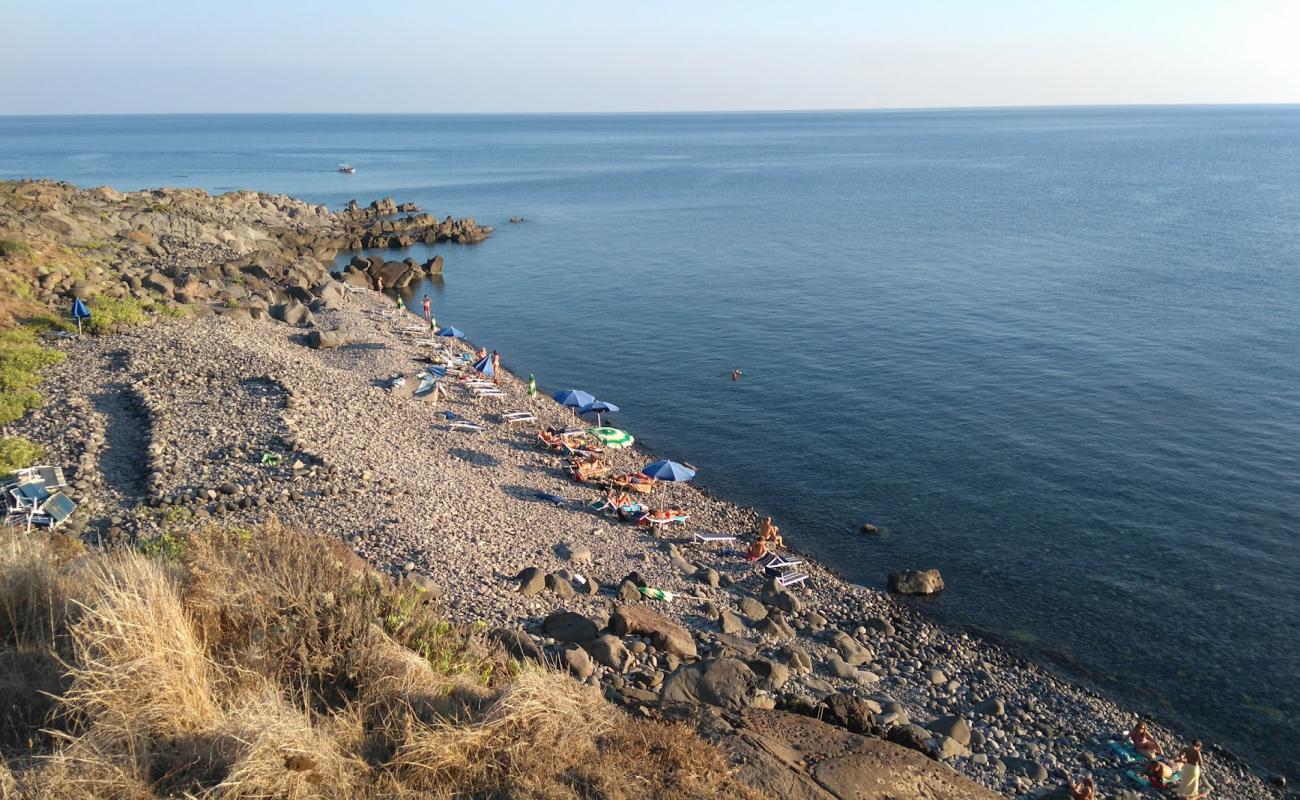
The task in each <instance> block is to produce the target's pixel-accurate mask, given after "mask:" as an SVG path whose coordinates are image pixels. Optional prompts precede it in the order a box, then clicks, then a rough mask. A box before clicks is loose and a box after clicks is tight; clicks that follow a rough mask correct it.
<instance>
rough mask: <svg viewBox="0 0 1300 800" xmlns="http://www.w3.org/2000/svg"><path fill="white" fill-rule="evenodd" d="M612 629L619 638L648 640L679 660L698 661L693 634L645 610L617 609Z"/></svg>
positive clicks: (627, 607) (633, 607) (642, 608)
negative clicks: (696, 659)
mask: <svg viewBox="0 0 1300 800" xmlns="http://www.w3.org/2000/svg"><path fill="white" fill-rule="evenodd" d="M609 629H610V630H611V631H613V632H614V633H616V634H618V635H619V636H629V635H635V636H649V637H650V640H651V641H652V642H654V645H655V647H657V648H659V649H660V650H664V651H667V652H669V653H672V654H673V655H675V656H677V657H678V658H684V659H691V660H694V659H695V658H697V657H698V653H697V652H696V650H695V640H694V639H692V638H691V633H690V631H688V630H686V629H685V628H683V627H682V626H681V625H678V624H677V623H676V622H673V621H671V620H669V619H667V618H666V617H664V616H662V615H660V614H657V613H655V612H654V611H651V610H650V609H648V608H646V607H645V606H629V605H620V606H616V607H615V608H614V613H613V614H611V615H610V618H609Z"/></svg>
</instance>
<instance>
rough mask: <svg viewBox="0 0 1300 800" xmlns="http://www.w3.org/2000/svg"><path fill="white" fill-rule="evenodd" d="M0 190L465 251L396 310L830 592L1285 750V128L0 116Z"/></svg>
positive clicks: (1297, 380) (1278, 120)
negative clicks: (478, 233)
mask: <svg viewBox="0 0 1300 800" xmlns="http://www.w3.org/2000/svg"><path fill="white" fill-rule="evenodd" d="M339 161H350V162H351V163H353V164H354V165H356V167H357V170H358V171H357V174H355V175H351V176H347V175H340V174H337V173H336V172H334V171H333V170H334V166H335V164H336V163H337V162H339ZM0 176H4V177H19V176H50V177H56V178H60V179H65V180H70V181H73V182H75V183H78V184H83V185H95V184H105V183H107V184H111V185H114V186H116V187H118V188H122V189H134V188H143V187H155V186H160V185H197V186H202V187H204V188H207V189H209V190H212V191H224V190H229V189H236V188H255V189H261V190H266V191H272V192H284V193H290V194H294V195H298V196H301V197H304V198H307V199H310V200H313V201H318V202H323V203H329V204H331V205H332V206H338V205H341V204H342V203H344V202H346V201H347V200H348V199H350V198H353V197H355V198H358V199H359V200H361V201H363V202H365V201H368V200H370V199H372V198H374V197H378V196H384V195H392V196H393V197H395V198H396V199H398V200H399V201H403V200H413V201H416V202H418V203H420V204H421V205H422V206H424V207H425V208H427V209H428V210H431V211H433V212H435V213H437V214H439V215H440V216H441V215H444V214H448V213H451V214H455V215H458V216H460V215H472V216H475V217H477V218H478V219H479V221H481V222H485V223H488V224H492V225H496V226H497V232H496V234H495V235H494V236H493V238H492V239H491V240H490V241H489V242H487V243H486V244H483V245H481V246H478V247H472V248H462V247H454V246H450V247H445V248H439V250H440V252H442V253H443V254H444V255H445V257H446V260H447V268H446V279H445V282H444V283H441V284H439V285H437V286H432V287H429V288H428V291H429V292H430V293H431V294H432V296H433V298H434V306H435V310H436V312H437V314H438V318H439V320H440V321H442V322H446V323H451V324H455V325H456V326H458V327H461V328H463V329H465V330H466V331H468V332H469V333H470V335H471V337H472V338H473V339H474V340H475V341H476V342H478V343H481V344H484V345H487V346H488V347H492V348H496V349H498V350H500V351H501V352H502V354H503V359H504V361H505V363H506V365H507V366H508V367H510V368H512V369H514V370H516V371H521V372H525V373H526V372H530V371H531V372H535V373H536V374H537V376H538V378H539V380H540V382H541V383H542V385H543V386H544V387H545V388H547V389H558V388H564V387H569V386H578V387H582V388H586V389H589V390H591V391H593V392H594V393H595V394H596V395H597V396H599V397H601V398H604V399H608V400H610V401H613V402H615V403H618V404H619V405H621V406H623V409H624V411H623V413H621V414H619V415H616V422H617V423H618V424H620V425H622V426H624V427H626V428H628V429H630V430H632V431H633V432H634V433H636V434H637V435H638V437H639V438H640V439H641V441H643V442H645V443H646V444H647V445H648V446H649V447H651V448H653V449H654V450H656V451H657V452H659V453H660V454H663V455H669V456H672V457H676V458H678V459H679V460H686V461H689V462H691V463H693V464H696V465H697V466H699V467H700V468H701V480H702V481H703V482H704V483H705V484H706V485H708V486H710V487H712V488H714V489H716V490H717V491H718V492H719V493H721V494H723V495H725V496H729V497H732V498H735V499H738V500H742V501H747V502H750V503H755V504H757V505H759V506H761V507H763V508H765V509H767V510H768V511H769V512H770V513H772V514H773V515H774V516H775V517H776V518H777V520H778V521H779V522H780V523H781V524H782V525H783V526H784V527H785V530H786V532H788V533H789V538H790V539H792V540H793V541H794V542H796V543H797V544H798V546H799V547H800V548H802V549H806V550H808V551H811V552H812V553H814V554H816V555H818V556H820V557H821V558H823V559H824V560H826V561H827V562H828V563H830V564H832V565H834V566H836V567H837V568H838V569H840V570H841V571H842V572H843V573H845V574H846V575H847V576H849V577H850V578H852V579H854V580H857V581H860V582H862V583H866V584H873V585H880V584H882V583H883V579H884V576H885V574H886V573H887V572H888V571H889V570H891V569H896V568H903V567H938V568H939V569H941V570H942V571H943V574H944V576H945V578H946V580H947V582H948V584H949V586H950V591H949V592H948V593H947V594H945V595H944V596H942V597H941V598H939V599H938V600H936V601H933V602H930V603H927V604H926V605H928V606H929V607H930V608H931V609H932V610H933V611H934V612H935V613H936V614H938V615H940V616H941V617H942V618H944V619H947V620H949V621H952V622H955V623H960V624H965V625H969V626H971V627H973V628H976V629H978V630H980V631H984V632H988V633H991V634H995V635H998V636H1000V637H1003V638H1005V639H1008V640H1012V641H1014V642H1016V643H1018V645H1019V646H1020V647H1022V648H1024V649H1026V650H1027V651H1029V652H1030V653H1032V654H1034V655H1037V656H1039V657H1043V658H1049V659H1052V660H1053V661H1055V662H1057V663H1058V664H1061V665H1064V666H1065V667H1067V668H1068V669H1070V670H1073V671H1074V672H1075V673H1077V674H1078V675H1080V676H1082V677H1085V678H1087V679H1090V680H1093V681H1095V682H1097V683H1098V684H1100V685H1102V686H1104V687H1105V688H1107V689H1109V690H1111V691H1113V692H1114V693H1116V694H1118V695H1120V696H1121V697H1122V698H1124V699H1126V700H1127V701H1129V702H1132V703H1135V704H1137V705H1140V706H1142V707H1144V708H1149V709H1152V710H1154V711H1156V712H1157V713H1158V714H1159V715H1160V716H1161V717H1162V718H1163V719H1165V720H1168V721H1170V722H1172V723H1174V724H1178V725H1181V726H1183V727H1184V728H1185V729H1186V730H1187V731H1188V732H1189V733H1192V734H1196V735H1201V736H1203V737H1205V738H1206V739H1209V740H1212V741H1217V742H1219V743H1222V744H1226V745H1227V746H1229V747H1231V748H1232V749H1234V750H1236V751H1238V752H1239V753H1241V754H1243V755H1244V756H1246V757H1248V758H1250V759H1252V760H1254V761H1255V762H1257V763H1259V764H1261V765H1268V766H1272V767H1275V768H1285V767H1287V766H1288V765H1289V764H1291V763H1293V762H1295V761H1297V759H1300V745H1298V744H1297V742H1300V738H1298V737H1297V734H1298V733H1300V689H1298V688H1297V677H1298V676H1300V644H1298V643H1297V637H1296V630H1297V628H1298V627H1300V600H1297V596H1298V595H1300V578H1298V577H1297V575H1298V574H1300V545H1298V543H1297V536H1298V535H1300V534H1298V530H1300V243H1298V239H1297V234H1298V233H1300V108H1294V107H1290V108H1288V107H1275V108H1183V109H1069V110H1065V109H1060V110H1009V111H956V112H907V113H827V114H752V115H716V116H714V115H680V116H678V115H649V116H640V115H620V116H519V117H514V116H433V117H428V116H367V117H311V116H290V117H268V116H227V117H105V118H0ZM515 215H519V216H524V217H527V220H528V221H527V222H526V223H524V224H522V225H509V224H507V219H508V218H509V217H511V216H515ZM411 255H414V256H415V257H417V258H423V257H425V255H426V252H425V250H424V249H417V252H414V253H412V254H411ZM419 291H420V292H423V291H425V289H423V288H421V289H420V290H419ZM413 302H418V294H417V295H416V298H415V300H413ZM733 368H740V369H742V370H744V378H743V380H741V381H740V382H738V383H733V382H732V381H731V380H730V379H729V373H730V372H731V370H732V369H733ZM864 521H871V522H874V523H876V524H878V525H881V526H883V527H886V528H888V529H889V533H888V534H887V535H885V536H883V537H879V538H867V537H863V536H862V535H860V534H858V533H856V532H855V531H856V529H857V527H858V526H859V525H860V524H861V523H862V522H864Z"/></svg>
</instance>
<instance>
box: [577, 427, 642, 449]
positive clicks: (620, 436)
mask: <svg viewBox="0 0 1300 800" xmlns="http://www.w3.org/2000/svg"><path fill="white" fill-rule="evenodd" d="M587 433H590V434H591V435H592V436H595V437H596V438H597V439H599V440H600V443H601V444H603V445H605V446H606V447H608V448H611V449H613V450H622V449H623V448H624V447H631V446H632V442H634V441H636V440H635V439H633V438H632V434H630V433H628V432H627V431H621V430H619V429H618V428H588V429H587Z"/></svg>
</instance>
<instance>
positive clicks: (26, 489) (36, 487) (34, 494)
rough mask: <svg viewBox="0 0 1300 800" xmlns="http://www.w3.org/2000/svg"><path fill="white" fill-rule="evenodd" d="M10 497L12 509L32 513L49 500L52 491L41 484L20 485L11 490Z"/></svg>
mask: <svg viewBox="0 0 1300 800" xmlns="http://www.w3.org/2000/svg"><path fill="white" fill-rule="evenodd" d="M9 497H10V498H12V500H11V502H10V503H9V505H10V507H11V508H14V509H16V510H18V511H22V512H29V513H30V512H32V511H35V510H36V509H37V508H40V505H41V503H44V502H45V501H46V500H47V499H49V497H50V491H49V490H48V489H46V488H45V486H44V485H43V484H40V483H35V482H32V483H19V484H17V485H16V486H14V487H13V488H11V489H10V490H9Z"/></svg>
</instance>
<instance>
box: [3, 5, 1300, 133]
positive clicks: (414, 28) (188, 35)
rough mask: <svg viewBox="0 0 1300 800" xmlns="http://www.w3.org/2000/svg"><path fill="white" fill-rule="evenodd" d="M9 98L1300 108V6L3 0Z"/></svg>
mask: <svg viewBox="0 0 1300 800" xmlns="http://www.w3.org/2000/svg"><path fill="white" fill-rule="evenodd" d="M0 28H3V29H5V30H6V31H8V35H7V36H6V37H5V46H4V47H3V48H0V114H97V113H204V112H394V113H399V112H565V111H579V112H602V111H604V112H611V111H732V110H735V111H739V110H784V109H791V110H793V109H850V108H922V107H943V108H948V107H965V106H1026V105H1028V106H1041V105H1112V104H1115V105H1118V104H1201V103H1295V102H1300V44H1297V41H1300V38H1298V37H1300V0H1086V1H1085V0H1077V1H1076V0H895V1H894V2H875V1H874V0H859V2H850V1H849V0H801V1H799V2H795V1H794V0H791V1H790V2H773V1H769V0H747V1H744V0H694V1H692V2H678V0H650V1H643V2H626V1H623V2H620V0H602V1H601V2H586V1H585V0H584V1H581V2H564V0H552V1H551V2H542V1H541V0H538V1H537V2H529V1H528V0H476V1H475V2H466V1H465V0H461V1H460V2H456V3H439V2H410V1H408V0H385V2H380V3H366V2H360V0H350V1H349V2H341V1H340V0H312V1H311V2H298V1H297V0H220V1H219V2H187V1H186V0H168V2H143V0H112V1H111V2H109V1H106V0H0Z"/></svg>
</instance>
